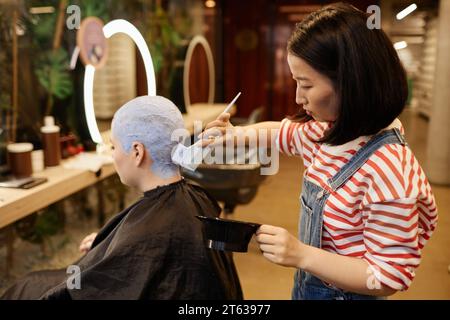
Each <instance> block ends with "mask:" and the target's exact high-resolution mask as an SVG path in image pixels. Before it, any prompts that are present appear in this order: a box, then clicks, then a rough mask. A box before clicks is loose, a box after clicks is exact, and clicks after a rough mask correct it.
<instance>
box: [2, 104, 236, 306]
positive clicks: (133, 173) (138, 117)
mask: <svg viewBox="0 0 450 320" xmlns="http://www.w3.org/2000/svg"><path fill="white" fill-rule="evenodd" d="M182 128H184V124H183V118H182V116H181V113H180V111H179V110H178V108H177V107H176V106H175V105H174V104H173V103H172V102H171V101H169V100H168V99H166V98H163V97H160V96H156V97H150V96H142V97H138V98H136V99H133V100H131V101H130V102H128V103H126V104H125V105H124V106H122V107H121V108H120V109H119V110H118V111H117V112H116V114H115V115H114V118H113V121H112V130H111V131H112V133H111V143H112V146H113V159H114V165H115V168H116V170H117V173H118V175H119V177H120V180H121V182H122V183H123V184H125V185H128V186H131V187H135V188H138V189H139V190H140V191H142V192H143V197H142V198H141V199H140V200H138V201H137V202H136V203H134V204H133V205H131V206H130V207H129V208H127V209H125V210H124V211H122V212H120V213H119V214H117V215H116V216H114V217H113V218H112V219H111V220H110V221H109V222H108V223H107V224H106V225H105V226H104V227H103V228H102V229H101V230H100V231H99V233H98V234H97V235H96V236H95V238H94V236H91V237H90V239H89V237H88V238H87V239H86V240H85V241H84V243H83V245H82V248H81V249H82V250H85V251H87V252H86V254H85V255H84V256H83V257H82V258H81V259H80V260H78V261H77V262H75V263H74V266H75V267H76V268H75V269H74V270H79V273H78V274H67V273H66V270H65V269H64V270H48V271H37V272H33V273H30V274H29V275H28V276H26V277H25V278H24V279H22V280H21V281H19V282H18V283H17V284H16V285H14V286H13V287H11V288H10V289H9V290H7V291H6V292H5V294H4V296H3V297H2V298H3V299H242V291H241V286H240V283H239V278H238V275H237V272H236V268H235V265H234V262H233V260H232V257H231V255H230V254H228V253H224V252H221V251H214V250H210V249H208V248H206V246H205V243H204V241H205V240H204V237H203V232H202V224H201V222H200V221H198V220H197V219H196V218H195V216H196V215H204V216H209V217H217V216H218V215H219V214H220V211H221V209H220V207H219V206H218V204H217V202H216V201H215V200H213V199H212V198H210V197H209V196H208V195H207V194H206V193H205V191H204V190H203V189H201V188H200V187H197V186H193V185H190V184H189V183H187V182H186V181H185V180H184V179H183V178H182V177H181V175H180V171H179V167H178V166H177V165H175V164H174V163H173V162H172V157H171V152H172V149H173V148H174V146H175V145H176V144H177V143H178V142H176V141H172V140H171V134H172V132H173V131H174V130H177V129H182ZM92 239H93V242H92V244H91V243H90V240H92ZM76 277H78V278H76ZM73 279H76V280H78V285H73V284H77V282H76V281H75V282H73V281H72V280H73ZM70 284H72V285H70Z"/></svg>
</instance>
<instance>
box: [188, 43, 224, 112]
mask: <svg viewBox="0 0 450 320" xmlns="http://www.w3.org/2000/svg"><path fill="white" fill-rule="evenodd" d="M215 80H216V79H215V69H214V59H213V55H212V51H211V47H210V46H209V43H208V41H207V40H206V38H205V37H203V36H201V35H197V36H195V37H194V38H193V39H192V40H191V42H190V43H189V46H188V48H187V52H186V59H185V61H184V71H183V95H184V104H185V107H186V110H187V109H188V108H189V106H190V105H191V104H193V103H198V102H207V103H210V104H212V103H213V102H214V96H215V90H216V88H215Z"/></svg>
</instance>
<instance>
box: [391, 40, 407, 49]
mask: <svg viewBox="0 0 450 320" xmlns="http://www.w3.org/2000/svg"><path fill="white" fill-rule="evenodd" d="M407 46H408V44H407V43H406V41H399V42H396V43H394V48H395V50H400V49H405V48H406V47H407Z"/></svg>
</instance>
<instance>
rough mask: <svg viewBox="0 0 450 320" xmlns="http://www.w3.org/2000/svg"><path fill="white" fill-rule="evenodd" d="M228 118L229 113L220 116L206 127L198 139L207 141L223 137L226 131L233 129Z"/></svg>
mask: <svg viewBox="0 0 450 320" xmlns="http://www.w3.org/2000/svg"><path fill="white" fill-rule="evenodd" d="M230 117H231V114H229V113H222V114H220V115H219V116H218V117H217V119H216V120H214V121H211V122H210V123H208V124H207V125H206V127H205V130H204V131H203V132H202V133H201V134H200V135H199V136H198V137H199V138H200V139H208V138H210V137H220V136H223V135H225V133H226V130H227V129H232V128H234V127H233V125H232V124H231V122H230Z"/></svg>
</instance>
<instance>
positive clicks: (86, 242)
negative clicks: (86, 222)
mask: <svg viewBox="0 0 450 320" xmlns="http://www.w3.org/2000/svg"><path fill="white" fill-rule="evenodd" d="M96 236H97V233H96V232H93V233H91V234H90V235H88V236H86V237H85V238H84V239H83V241H81V244H80V248H79V249H80V251H81V252H82V253H84V254H86V253H87V252H88V251H89V250H91V247H92V243H93V242H94V240H95V237H96Z"/></svg>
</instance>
